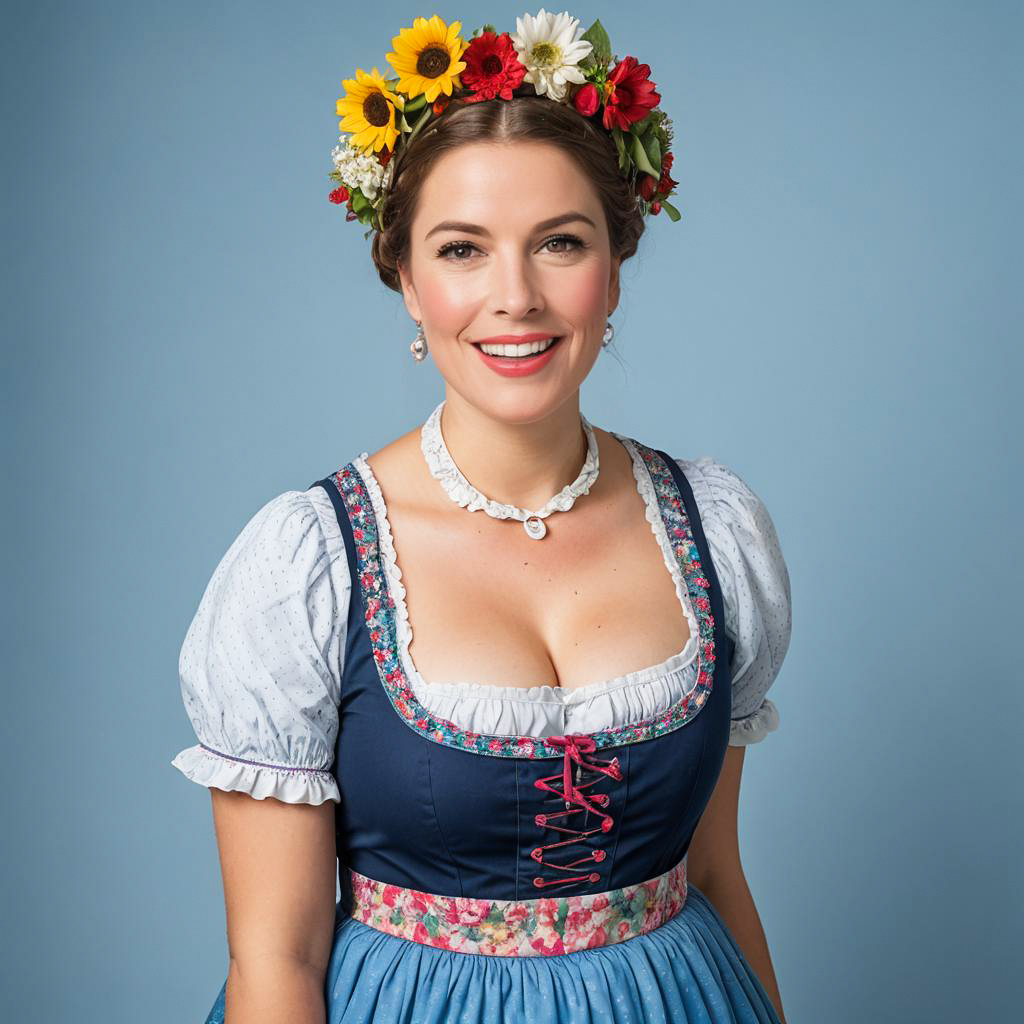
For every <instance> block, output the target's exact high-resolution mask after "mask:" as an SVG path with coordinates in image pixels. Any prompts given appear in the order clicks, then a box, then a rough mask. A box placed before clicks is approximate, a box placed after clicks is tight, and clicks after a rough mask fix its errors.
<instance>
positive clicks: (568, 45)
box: [509, 7, 594, 100]
mask: <svg viewBox="0 0 1024 1024" xmlns="http://www.w3.org/2000/svg"><path fill="white" fill-rule="evenodd" d="M583 32H584V29H583V28H582V27H581V26H580V21H579V18H572V17H570V16H569V12H568V11H563V12H562V13H561V14H548V12H547V11H545V10H544V8H543V7H542V8H541V9H540V11H539V12H538V13H537V14H536V16H533V17H531V16H530V15H529V14H524V15H523V16H522V17H521V18H516V31H515V32H510V33H509V36H510V38H511V39H512V45H513V46H515V48H516V54H517V55H518V56H519V60H520V63H522V64H523V65H524V66H525V68H526V75H525V76H524V80H525V81H527V82H531V83H533V87H534V89H535V90H536V91H537V93H538V94H539V95H544V94H545V93H546V94H547V95H548V96H550V97H551V99H553V100H564V99H565V94H566V91H567V85H568V83H569V82H575V83H576V84H581V83H583V82H585V81H586V78H585V77H584V75H583V72H582V71H580V69H579V68H578V67H577V65H578V64H579V62H580V61H581V60H583V58H584V57H586V56H587V54H588V53H590V51H591V50H592V49H593V48H594V47H593V45H592V44H591V43H589V42H587V40H585V39H580V36H581V35H583Z"/></svg>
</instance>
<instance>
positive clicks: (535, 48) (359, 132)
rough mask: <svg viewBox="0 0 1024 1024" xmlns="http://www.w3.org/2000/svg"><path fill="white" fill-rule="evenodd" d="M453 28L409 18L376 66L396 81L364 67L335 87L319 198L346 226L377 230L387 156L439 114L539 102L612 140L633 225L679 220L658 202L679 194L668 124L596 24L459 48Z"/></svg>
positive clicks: (631, 63) (524, 27)
mask: <svg viewBox="0 0 1024 1024" xmlns="http://www.w3.org/2000/svg"><path fill="white" fill-rule="evenodd" d="M461 28H462V23H461V22H458V21H453V22H452V23H451V24H450V25H446V24H445V23H444V22H443V21H442V20H441V19H440V18H439V17H438V16H437V15H436V14H435V15H434V16H433V17H432V18H430V20H429V21H428V20H427V19H426V18H416V19H415V21H414V23H413V26H412V28H403V29H402V30H401V31H400V32H399V34H398V35H397V36H395V37H394V38H393V39H392V45H393V46H394V52H393V53H389V54H387V56H386V59H387V61H388V63H389V64H391V66H392V67H393V68H394V70H395V71H396V72H397V75H398V77H397V78H384V77H383V76H382V75H381V74H380V72H379V71H378V70H377V68H376V67H374V69H373V71H372V72H371V73H370V74H367V73H366V72H365V71H363V70H362V69H361V68H359V69H357V70H356V77H355V78H354V79H352V78H347V79H344V80H343V82H342V85H343V86H344V88H345V95H344V96H343V97H342V98H341V99H339V100H338V105H337V113H338V116H339V117H340V118H341V121H339V123H338V126H339V128H340V129H341V130H342V131H343V132H346V131H347V132H350V133H351V134H350V135H348V136H347V137H346V136H345V135H342V136H341V137H340V138H339V140H338V145H337V146H335V148H334V149H333V150H332V152H331V157H332V159H333V162H334V170H333V171H331V172H330V174H329V175H328V177H329V178H330V179H331V180H332V181H333V182H335V183H336V184H337V186H338V187H337V188H335V189H334V190H333V191H332V192H331V193H330V194H329V196H328V198H329V199H330V200H331V202H332V203H338V204H341V203H345V204H346V207H347V211H348V212H347V213H346V215H345V219H346V220H359V221H361V222H362V223H364V224H369V225H371V227H370V230H369V231H367V232H366V234H365V236H364V237H366V238H369V237H370V235H371V234H372V233H373V230H374V229H377V230H379V229H380V227H381V221H380V209H381V206H382V204H383V199H384V195H385V193H386V191H387V188H388V185H389V183H390V180H391V172H392V164H391V160H392V157H393V156H394V154H395V153H396V152H397V151H398V150H399V149H401V148H402V147H404V146H407V145H408V144H409V143H410V142H411V141H412V140H413V139H414V138H415V137H416V135H417V134H418V133H419V131H420V130H421V129H422V128H423V126H424V125H425V124H426V123H427V122H428V121H430V120H431V119H432V118H436V117H437V116H439V115H440V114H441V113H443V111H444V110H445V108H446V107H447V106H448V104H449V103H452V102H461V103H479V102H481V101H483V100H492V99H504V100H510V99H513V98H514V96H515V95H517V90H521V91H520V92H518V95H538V96H547V97H548V98H549V99H552V100H554V101H555V102H557V103H565V104H572V106H573V107H574V108H575V109H576V110H577V111H578V112H579V113H580V114H581V115H582V116H584V117H586V118H587V119H589V120H591V121H592V123H593V124H594V125H595V127H599V128H600V129H601V130H603V131H604V132H606V133H607V134H609V135H610V136H611V137H612V140H613V142H614V143H615V149H616V151H617V153H618V156H619V170H620V172H621V173H622V174H623V176H624V177H626V178H627V179H628V180H629V181H630V182H631V183H632V185H633V187H634V190H635V193H636V196H637V203H638V205H639V208H640V211H641V213H642V214H643V215H644V216H646V215H647V214H648V213H651V214H657V213H660V212H661V211H662V210H664V211H665V212H666V213H667V214H668V215H669V217H670V218H671V219H672V220H674V221H675V220H679V217H680V214H679V211H678V210H677V209H676V208H675V207H674V206H673V205H672V204H671V203H670V202H668V196H670V195H672V194H673V190H674V189H675V187H676V185H678V184H679V183H678V182H677V181H673V180H672V178H671V177H669V171H670V170H671V168H672V153H671V152H670V147H671V144H672V122H671V120H670V119H669V116H668V115H667V114H666V113H665V112H664V111H662V110H659V109H658V104H659V103H660V102H661V96H660V95H659V94H658V92H657V91H656V88H657V87H656V86H655V84H654V82H652V81H651V79H650V74H651V69H650V67H649V66H648V65H646V64H640V63H638V62H637V59H636V58H635V57H623V58H622V59H621V60H620V59H619V58H618V57H616V56H613V55H612V52H611V42H610V41H609V39H608V33H607V32H605V30H604V27H603V26H602V25H601V22H600V21H595V22H594V24H593V25H591V26H590V28H588V29H587V30H586V32H582V31H581V30H580V23H579V19H577V18H572V17H570V16H569V13H568V12H567V11H563V12H562V13H561V14H549V13H548V12H547V11H545V10H544V9H543V8H541V10H540V11H539V13H538V14H536V15H535V16H530V15H529V14H524V15H523V16H522V17H521V18H516V31H515V32H511V33H509V32H502V33H501V34H498V33H497V32H496V30H495V28H494V26H493V25H484V26H483V28H479V29H476V30H475V31H474V32H473V35H472V36H471V37H470V39H469V40H468V41H467V40H465V39H463V38H462V37H461V36H460V35H459V30H460V29H461Z"/></svg>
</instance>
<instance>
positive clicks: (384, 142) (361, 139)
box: [338, 68, 405, 153]
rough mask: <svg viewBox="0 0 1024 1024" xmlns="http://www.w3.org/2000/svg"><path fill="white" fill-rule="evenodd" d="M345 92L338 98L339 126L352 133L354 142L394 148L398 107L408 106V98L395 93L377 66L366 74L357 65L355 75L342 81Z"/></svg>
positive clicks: (366, 145)
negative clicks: (406, 103) (406, 100)
mask: <svg viewBox="0 0 1024 1024" xmlns="http://www.w3.org/2000/svg"><path fill="white" fill-rule="evenodd" d="M341 84H342V85H343V86H344V87H345V95H344V96H343V97H342V98H341V99H340V100H338V117H341V118H342V120H341V121H339V122H338V127H339V128H341V130H342V131H343V132H352V145H354V146H358V147H360V148H361V149H366V148H368V147H372V149H373V151H374V152H375V153H376V152H378V151H379V150H380V149H381V147H382V146H387V147H388V149H389V150H392V151H393V150H394V148H395V139H397V138H398V136H399V129H398V128H396V127H395V110H396V108H397V109H398V110H403V109H404V108H405V99H404V98H403V97H401V96H399V95H398V94H397V93H395V92H392V91H391V89H390V88H389V87H388V83H387V82H386V81H385V80H384V78H383V77H382V76H381V74H380V72H379V71H378V70H377V69H376V68H374V69H373V71H372V73H371V74H367V73H366V72H365V71H363V69H362V68H356V77H355V78H346V79H344V80H343V81H342V83H341Z"/></svg>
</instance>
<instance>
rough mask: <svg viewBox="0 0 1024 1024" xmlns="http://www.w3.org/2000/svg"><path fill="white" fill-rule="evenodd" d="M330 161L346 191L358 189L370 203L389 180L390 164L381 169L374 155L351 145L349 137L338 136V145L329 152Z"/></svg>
mask: <svg viewBox="0 0 1024 1024" xmlns="http://www.w3.org/2000/svg"><path fill="white" fill-rule="evenodd" d="M331 159H332V160H333V161H334V166H335V168H336V169H337V171H338V174H339V175H340V176H341V183H342V184H343V185H344V186H345V187H346V188H348V189H354V188H357V189H359V191H360V192H362V193H363V195H364V196H366V198H367V199H369V200H370V201H371V202H372V201H373V200H375V199H376V198H377V193H378V192H379V191H381V190H383V189H386V188H387V186H388V183H389V182H390V180H391V164H390V162H389V163H388V165H387V167H381V165H380V161H379V160H378V159H377V157H376V155H375V154H374V153H372V152H369V151H367V150H363V149H360V148H359V147H358V146H353V145H352V136H351V135H342V136H339V138H338V145H337V146H335V147H334V149H332V150H331Z"/></svg>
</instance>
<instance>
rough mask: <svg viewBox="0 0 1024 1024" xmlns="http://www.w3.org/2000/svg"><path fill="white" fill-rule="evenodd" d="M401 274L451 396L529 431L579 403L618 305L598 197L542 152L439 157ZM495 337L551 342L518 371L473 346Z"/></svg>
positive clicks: (518, 148)
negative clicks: (521, 424) (561, 408)
mask: <svg viewBox="0 0 1024 1024" xmlns="http://www.w3.org/2000/svg"><path fill="white" fill-rule="evenodd" d="M556 221H557V223H556ZM399 274H400V277H401V282H402V291H403V295H404V298H405V304H406V308H407V309H408V311H409V313H410V315H411V316H412V317H413V319H414V320H419V321H422V324H423V332H424V334H425V335H426V338H427V342H428V345H429V349H430V355H431V356H432V357H433V359H434V361H435V362H436V364H437V367H438V369H439V370H440V372H441V374H442V376H443V377H444V379H445V381H446V383H447V385H448V387H449V388H451V389H453V390H454V391H456V392H457V393H458V394H459V395H460V396H462V397H463V398H464V399H465V400H466V401H467V402H468V403H469V404H470V405H472V406H474V407H476V408H478V409H480V410H483V411H486V412H488V413H489V414H490V415H493V416H494V417H495V418H498V419H502V420H504V421H506V422H535V421H536V420H538V419H541V418H543V417H544V416H545V415H546V414H548V413H550V412H552V411H554V410H555V409H556V408H558V407H559V406H561V405H562V404H563V403H564V402H565V401H566V400H567V399H569V398H570V397H572V395H574V394H575V392H576V391H577V390H578V389H579V387H580V384H581V383H582V382H583V380H584V378H585V377H586V376H587V374H588V373H589V372H590V369H591V367H592V366H593V365H594V362H595V360H596V359H597V356H598V353H599V352H600V351H601V341H602V338H603V335H604V330H605V325H606V323H607V321H608V316H609V314H610V313H611V311H612V310H614V309H615V307H616V305H617V304H618V298H619V260H618V259H617V258H613V257H612V255H611V250H610V243H609V238H608V229H607V225H606V222H605V217H604V211H603V210H602V208H601V202H600V200H599V198H598V196H597V192H596V190H595V189H594V187H593V185H591V183H590V181H589V179H588V178H587V177H586V176H585V175H584V174H583V173H582V172H581V171H580V170H579V169H578V168H577V166H576V164H575V163H574V162H573V161H572V160H571V159H570V158H569V157H568V156H566V155H565V154H564V153H563V152H562V151H561V150H560V149H558V148H557V147H555V146H551V145H547V144H545V143H533V142H530V143H523V142H516V143H514V144H496V143H489V142H488V143H472V144H469V145H465V146H461V147H459V148H458V149H455V150H452V151H451V152H449V153H446V154H445V155H444V156H443V157H441V158H440V159H439V160H438V162H437V163H436V164H435V165H434V167H433V169H432V170H431V172H430V174H429V176H428V177H427V179H426V181H425V182H424V183H423V187H422V189H421V191H420V196H419V201H418V206H417V210H416V215H415V217H414V219H413V223H412V233H411V237H410V252H409V262H408V265H407V266H404V267H402V268H400V270H399ZM502 335H513V336H516V337H521V336H524V335H536V336H538V337H543V338H549V337H557V338H559V340H558V342H557V343H556V344H555V345H554V346H553V347H552V348H551V349H550V350H549V351H548V352H547V353H545V354H544V355H543V356H533V357H531V358H529V359H527V360H525V361H519V362H517V361H513V360H512V359H510V358H504V359H502V358H500V357H499V358H490V357H488V356H485V355H484V354H483V350H481V349H480V348H479V346H478V344H475V343H479V342H481V341H485V340H486V339H491V338H496V337H500V336H502Z"/></svg>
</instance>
